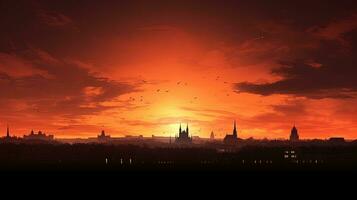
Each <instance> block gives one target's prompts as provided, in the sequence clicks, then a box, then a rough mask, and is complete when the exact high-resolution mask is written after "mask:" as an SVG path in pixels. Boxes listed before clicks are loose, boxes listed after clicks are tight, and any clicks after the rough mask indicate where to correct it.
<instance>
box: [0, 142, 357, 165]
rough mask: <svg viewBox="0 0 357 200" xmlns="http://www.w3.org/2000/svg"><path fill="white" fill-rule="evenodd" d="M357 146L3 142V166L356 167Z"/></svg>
mask: <svg viewBox="0 0 357 200" xmlns="http://www.w3.org/2000/svg"><path fill="white" fill-rule="evenodd" d="M356 155H357V145H356V144H355V143H353V144H350V145H341V146H339V145H325V146H314V145H310V146H297V147H295V146H290V145H282V146H259V145H247V146H244V147H242V148H239V149H235V148H232V149H230V148H226V149H216V148H210V147H199V148H198V147H187V148H179V147H175V148H170V147H163V148H157V147H155V148H153V147H149V146H135V145H105V144H72V145H70V144H1V145H0V170H2V171H67V170H68V171H95V170H99V171H115V172H126V171H175V170H189V171H194V170H197V171H278V170H300V171H301V170H302V171H303V170H308V171H315V170H316V171H321V170H350V171H354V170H355V169H357V156H356Z"/></svg>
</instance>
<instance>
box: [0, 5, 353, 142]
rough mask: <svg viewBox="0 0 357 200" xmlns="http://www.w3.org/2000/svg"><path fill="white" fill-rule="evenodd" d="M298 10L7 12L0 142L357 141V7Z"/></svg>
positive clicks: (43, 8) (0, 56) (60, 8)
mask: <svg viewBox="0 0 357 200" xmlns="http://www.w3.org/2000/svg"><path fill="white" fill-rule="evenodd" d="M294 2H295V3H294ZM294 2H293V1H263V0H261V1H256V0H250V1H248V0H247V1H238V0H236V1H232V0H225V1H219V0H216V1H211V0H191V1H189V0H181V1H175V0H168V1H155V0H152V1H149V0H147V1H136V0H135V1H134V0H130V1H124V0H118V1H114V0H113V1H109V0H103V1H89V0H87V1H84V0H77V1H70V0H68V1H65V0H62V1H60V0H53V1H41V0H23V1H21V0H19V1H12V0H1V1H0V25H1V31H0V113H1V114H0V130H1V131H0V133H1V134H2V135H3V134H5V132H6V125H7V124H9V125H10V128H11V132H12V134H14V135H18V136H22V135H24V134H28V133H29V132H30V131H31V129H34V130H35V131H38V130H42V131H44V132H46V133H51V134H54V135H55V136H56V137H90V136H96V135H97V134H99V132H100V131H101V130H102V129H105V130H106V132H107V133H108V134H111V135H112V136H125V135H144V136H151V135H163V136H170V134H171V135H172V136H174V135H175V133H177V131H178V126H179V124H180V123H182V124H183V125H186V123H188V124H189V127H190V131H191V132H192V134H193V135H194V136H200V137H209V134H210V132H211V131H214V133H215V134H216V136H217V137H223V136H224V135H225V134H226V133H231V131H232V128H233V127H232V126H233V121H234V120H237V126H238V136H239V137H241V138H249V137H254V138H265V137H267V138H287V137H288V136H289V133H290V129H291V127H292V126H293V124H294V123H295V124H296V126H297V127H298V129H299V133H300V137H301V138H303V139H308V138H328V137H332V136H343V137H346V138H349V139H353V138H357V98H356V97H357V66H356V65H357V5H354V4H356V3H353V2H354V1H343V0H339V1H335V3H327V2H326V1H319V0H316V1H306V2H304V1H294Z"/></svg>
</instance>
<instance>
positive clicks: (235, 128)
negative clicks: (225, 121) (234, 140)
mask: <svg viewBox="0 0 357 200" xmlns="http://www.w3.org/2000/svg"><path fill="white" fill-rule="evenodd" d="M233 136H234V137H237V124H236V120H234V128H233Z"/></svg>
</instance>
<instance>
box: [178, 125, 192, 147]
mask: <svg viewBox="0 0 357 200" xmlns="http://www.w3.org/2000/svg"><path fill="white" fill-rule="evenodd" d="M175 142H176V143H179V144H190V143H192V136H190V135H189V130H188V124H187V126H186V130H182V128H181V124H180V128H179V134H178V136H177V135H176V137H175Z"/></svg>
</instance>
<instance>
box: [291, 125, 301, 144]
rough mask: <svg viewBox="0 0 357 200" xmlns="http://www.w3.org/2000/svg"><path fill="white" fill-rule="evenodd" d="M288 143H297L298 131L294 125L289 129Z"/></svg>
mask: <svg viewBox="0 0 357 200" xmlns="http://www.w3.org/2000/svg"><path fill="white" fill-rule="evenodd" d="M290 141H292V142H296V141H299V133H298V130H297V128H296V127H295V125H294V127H293V128H292V129H291V133H290Z"/></svg>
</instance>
